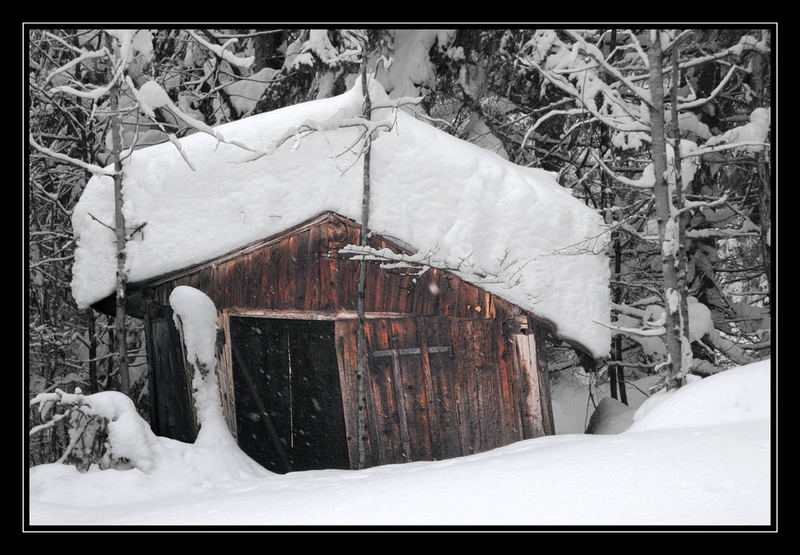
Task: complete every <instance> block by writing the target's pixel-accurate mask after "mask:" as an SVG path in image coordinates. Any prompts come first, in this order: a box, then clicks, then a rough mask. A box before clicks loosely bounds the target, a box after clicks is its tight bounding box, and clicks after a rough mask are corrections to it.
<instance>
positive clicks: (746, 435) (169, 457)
mask: <svg viewBox="0 0 800 555" xmlns="http://www.w3.org/2000/svg"><path fill="white" fill-rule="evenodd" d="M770 386H771V382H770V362H769V361H768V360H767V361H762V362H759V363H755V364H751V365H748V366H744V367H740V368H736V369H733V370H729V371H726V372H722V373H720V374H717V375H714V376H711V377H709V378H706V379H703V380H698V381H696V382H693V383H690V384H689V385H687V386H685V387H683V388H681V389H680V390H678V391H676V392H671V393H666V392H662V393H659V394H657V395H654V396H653V397H651V398H650V399H648V400H647V401H645V402H644V403H643V404H642V405H641V406H640V407H639V409H638V410H637V411H636V414H635V417H634V422H633V425H632V426H631V427H630V428H629V429H628V430H627V431H625V432H623V433H620V434H613V435H583V434H564V435H556V436H550V437H544V438H539V439H533V440H527V441H522V442H518V443H515V444H513V445H509V446H506V447H503V448H500V449H496V450H493V451H490V452H487V453H481V454H478V455H473V456H470V457H463V458H458V459H450V460H446V461H436V462H416V463H409V464H403V465H390V466H383V467H377V468H371V469H367V470H361V471H344V470H325V471H307V472H296V473H291V474H287V475H276V474H271V473H269V472H267V471H265V470H263V469H260V467H256V466H255V465H253V464H250V461H248V460H246V459H245V458H243V457H242V456H241V452H239V451H238V449H237V448H236V446H235V445H233V444H231V443H229V442H225V441H222V442H219V443H217V442H211V441H207V440H208V439H209V438H208V437H206V438H205V440H206V441H199V440H198V443H197V444H194V445H189V444H184V443H180V442H177V441H172V440H166V439H164V438H157V440H158V441H159V445H160V447H159V449H158V450H156V455H157V456H155V458H154V459H153V460H154V463H155V464H154V465H153V467H152V469H151V470H150V471H149V472H148V473H144V472H142V471H140V470H138V469H136V468H134V469H131V470H121V471H120V470H103V471H101V470H95V471H90V472H88V473H83V474H81V473H79V472H78V471H77V470H76V469H75V468H73V467H71V466H66V465H41V466H38V467H34V468H33V469H31V470H30V523H31V524H32V525H90V526H106V525H111V526H117V525H144V526H147V527H150V526H158V525H272V526H288V525H330V526H338V525H356V526H357V525H378V526H389V525H411V526H414V527H417V526H419V527H423V526H431V525H434V526H435V525H471V526H483V525H526V526H551V525H623V526H627V525H645V526H655V525H679V526H692V525H768V524H770V508H771V481H770V476H771V422H770V415H771V410H770V389H771V387H770ZM582 402H583V403H584V404H585V399H583V401H582ZM579 410H584V409H583V408H581V409H579ZM218 432H219V430H215V433H218Z"/></svg>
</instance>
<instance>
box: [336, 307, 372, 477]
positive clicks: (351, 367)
mask: <svg viewBox="0 0 800 555" xmlns="http://www.w3.org/2000/svg"><path fill="white" fill-rule="evenodd" d="M356 326H357V322H356V321H355V320H336V323H335V325H334V337H335V343H336V359H337V361H338V364H339V383H340V384H341V388H342V409H343V411H344V427H345V433H346V439H347V453H348V456H349V458H350V468H352V469H355V468H357V467H358V394H357V392H358V386H357V383H356V368H357V365H356ZM366 410H367V411H369V406H367V409H366ZM367 441H368V442H369V432H368V433H367ZM367 447H368V451H371V450H372V449H369V447H370V446H369V444H367Z"/></svg>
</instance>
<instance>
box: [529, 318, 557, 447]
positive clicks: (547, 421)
mask: <svg viewBox="0 0 800 555" xmlns="http://www.w3.org/2000/svg"><path fill="white" fill-rule="evenodd" d="M529 325H532V326H533V331H534V332H535V334H536V335H535V336H534V341H535V346H536V370H537V372H538V375H539V384H540V387H539V404H540V406H541V409H542V425H543V427H544V433H545V434H547V435H554V434H555V433H556V427H555V422H554V421H553V402H552V397H551V395H550V372H549V371H548V368H547V344H546V343H545V339H544V331H543V330H542V329H541V327H542V326H541V325H540V324H538V323H535V322H531V321H530V319H529Z"/></svg>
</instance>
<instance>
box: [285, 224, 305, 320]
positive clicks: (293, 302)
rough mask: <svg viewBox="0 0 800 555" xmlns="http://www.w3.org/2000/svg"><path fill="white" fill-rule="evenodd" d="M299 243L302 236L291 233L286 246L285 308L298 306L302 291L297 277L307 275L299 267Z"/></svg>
mask: <svg viewBox="0 0 800 555" xmlns="http://www.w3.org/2000/svg"><path fill="white" fill-rule="evenodd" d="M299 243H300V237H299V236H298V235H297V234H292V235H289V237H287V239H286V246H287V251H286V252H287V253H288V256H287V260H286V264H287V274H286V304H285V305H284V307H285V308H291V307H295V306H298V305H297V303H298V293H299V291H300V285H299V284H298V282H299V281H302V280H300V279H297V278H298V277H299V276H305V274H303V273H302V271H301V270H300V268H298V267H297V263H298V260H299V259H298V254H299V250H300V249H299Z"/></svg>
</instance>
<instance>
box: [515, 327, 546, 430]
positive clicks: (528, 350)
mask: <svg viewBox="0 0 800 555" xmlns="http://www.w3.org/2000/svg"><path fill="white" fill-rule="evenodd" d="M511 337H512V338H513V340H514V359H515V366H516V368H517V373H518V380H519V383H520V385H521V387H520V394H521V395H520V409H521V415H522V432H523V436H524V437H525V439H531V438H535V437H541V436H543V435H544V428H543V426H542V415H541V406H540V405H539V391H538V386H537V382H538V378H537V377H536V366H535V358H534V357H535V347H534V346H532V345H531V340H530V337H532V336H528V335H522V334H515V335H513V336H511Z"/></svg>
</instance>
